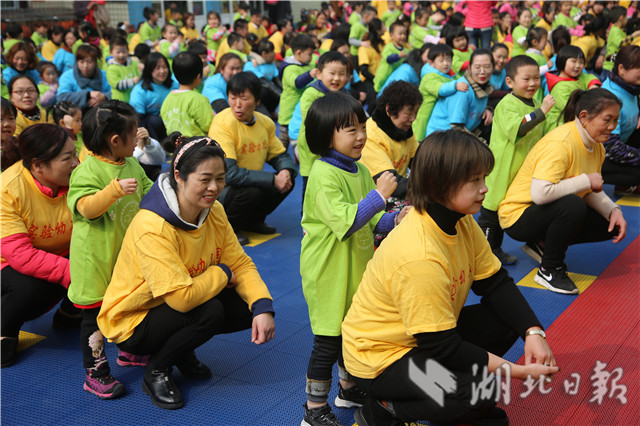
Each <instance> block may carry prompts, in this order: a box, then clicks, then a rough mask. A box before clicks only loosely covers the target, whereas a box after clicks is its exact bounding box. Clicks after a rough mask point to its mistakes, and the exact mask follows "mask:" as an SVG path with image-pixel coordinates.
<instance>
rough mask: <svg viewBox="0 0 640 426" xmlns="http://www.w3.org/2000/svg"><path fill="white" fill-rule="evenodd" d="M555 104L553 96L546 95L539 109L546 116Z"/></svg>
mask: <svg viewBox="0 0 640 426" xmlns="http://www.w3.org/2000/svg"><path fill="white" fill-rule="evenodd" d="M555 104H556V100H555V98H554V97H553V95H547V96H545V97H544V99H543V100H542V106H540V109H541V110H542V112H544V113H545V115H546V114H549V111H551V108H553V106H554V105H555Z"/></svg>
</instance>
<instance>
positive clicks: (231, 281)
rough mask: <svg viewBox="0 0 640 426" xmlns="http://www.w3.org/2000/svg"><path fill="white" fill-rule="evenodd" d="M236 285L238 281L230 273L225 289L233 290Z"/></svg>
mask: <svg viewBox="0 0 640 426" xmlns="http://www.w3.org/2000/svg"><path fill="white" fill-rule="evenodd" d="M237 285H238V279H237V278H236V274H234V273H233V271H231V278H229V281H228V282H227V288H233V287H235V286H237Z"/></svg>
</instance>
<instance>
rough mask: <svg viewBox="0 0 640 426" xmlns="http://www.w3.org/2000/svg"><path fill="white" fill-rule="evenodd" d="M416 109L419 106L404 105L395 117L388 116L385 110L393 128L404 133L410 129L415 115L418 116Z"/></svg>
mask: <svg viewBox="0 0 640 426" xmlns="http://www.w3.org/2000/svg"><path fill="white" fill-rule="evenodd" d="M418 108H420V105H405V106H404V107H402V109H401V110H400V111H399V112H398V114H397V115H390V114H389V111H388V108H387V115H388V116H389V118H390V119H391V122H392V123H393V125H394V126H396V127H397V128H398V129H401V130H404V131H405V132H406V131H408V130H409V129H410V128H411V125H412V124H413V122H414V121H415V119H416V115H417V114H418Z"/></svg>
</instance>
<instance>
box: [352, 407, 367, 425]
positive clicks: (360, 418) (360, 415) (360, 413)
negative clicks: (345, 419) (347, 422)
mask: <svg viewBox="0 0 640 426" xmlns="http://www.w3.org/2000/svg"><path fill="white" fill-rule="evenodd" d="M353 419H354V420H355V421H356V422H355V423H354V424H353V426H369V424H370V423H369V422H368V421H367V420H366V419H365V418H364V410H363V409H362V407H360V408H358V409H357V410H356V412H355V413H353Z"/></svg>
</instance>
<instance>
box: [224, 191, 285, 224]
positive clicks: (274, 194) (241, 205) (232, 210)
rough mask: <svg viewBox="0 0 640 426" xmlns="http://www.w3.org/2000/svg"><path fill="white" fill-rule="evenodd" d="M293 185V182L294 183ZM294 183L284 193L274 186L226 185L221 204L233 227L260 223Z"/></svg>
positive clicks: (278, 203)
mask: <svg viewBox="0 0 640 426" xmlns="http://www.w3.org/2000/svg"><path fill="white" fill-rule="evenodd" d="M294 185H295V183H294ZM294 185H292V186H291V189H289V191H287V192H285V193H280V192H278V190H276V189H275V188H274V187H271V188H260V187H257V186H228V187H227V188H228V189H226V188H225V189H226V194H224V197H223V199H222V205H223V206H224V210H225V212H226V213H227V216H228V218H229V223H231V226H233V229H242V227H243V226H247V225H250V224H253V223H262V222H264V221H265V219H266V217H267V215H269V214H270V213H271V212H273V211H274V210H275V209H276V207H278V206H279V205H280V203H281V202H282V201H283V200H284V199H285V198H287V195H289V193H291V191H293V187H294Z"/></svg>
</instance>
